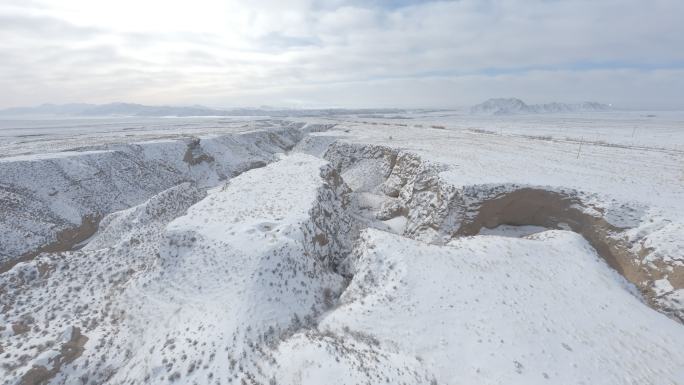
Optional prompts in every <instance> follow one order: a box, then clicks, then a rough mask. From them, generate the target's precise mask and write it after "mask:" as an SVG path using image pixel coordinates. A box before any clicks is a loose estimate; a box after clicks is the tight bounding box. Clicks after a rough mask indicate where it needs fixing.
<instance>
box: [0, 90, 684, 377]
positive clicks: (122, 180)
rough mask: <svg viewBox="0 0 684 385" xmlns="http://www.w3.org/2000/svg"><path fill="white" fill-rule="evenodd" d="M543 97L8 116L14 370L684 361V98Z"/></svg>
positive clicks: (545, 370)
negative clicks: (451, 104) (411, 107)
mask: <svg viewBox="0 0 684 385" xmlns="http://www.w3.org/2000/svg"><path fill="white" fill-rule="evenodd" d="M520 103H522V102H520ZM520 103H518V102H517V101H515V100H510V99H507V100H498V101H493V102H489V103H486V104H485V105H481V106H479V107H477V108H475V109H474V110H473V112H474V113H472V114H471V113H469V112H454V111H425V110H421V111H375V112H373V111H369V112H361V113H359V112H357V111H351V112H347V113H344V114H342V113H340V114H337V115H336V114H331V113H330V112H325V113H324V114H322V113H319V114H317V115H316V114H313V115H312V116H306V114H302V113H300V114H297V115H295V116H291V117H269V116H255V117H244V116H230V117H226V116H222V117H221V116H215V117H202V118H200V117H195V118H192V117H184V118H161V117H154V118H143V117H134V118H125V117H108V118H100V119H96V118H84V117H80V118H73V119H69V118H60V119H52V120H49V119H40V120H34V121H28V120H3V121H0V154H2V155H0V230H1V231H0V384H1V385H39V384H82V385H89V384H93V385H95V384H198V385H201V384H212V385H214V384H215V385H227V384H264V385H267V384H268V385H275V384H293V385H294V384H309V385H323V384H430V385H436V384H445V385H446V384H452V385H461V384H462V385H473V384H483V385H484V384H502V385H513V384H520V385H533V384H585V385H600V384H606V385H607V384H615V385H617V384H634V385H647V384H653V385H684V325H683V324H682V323H683V322H684V114H683V113H676V112H621V111H613V110H607V109H605V108H604V106H602V105H595V104H586V105H582V106H580V107H577V106H574V107H573V106H571V107H568V106H567V105H565V106H561V105H552V106H549V105H543V106H542V107H535V106H528V105H525V104H524V103H523V104H520ZM504 110H505V111H504ZM510 110H515V111H514V112H515V114H513V115H510V116H500V115H502V114H505V113H508V112H510ZM501 111H504V112H501ZM540 112H544V113H540ZM265 115H267V114H266V113H265Z"/></svg>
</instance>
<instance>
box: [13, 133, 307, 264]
mask: <svg viewBox="0 0 684 385" xmlns="http://www.w3.org/2000/svg"><path fill="white" fill-rule="evenodd" d="M300 126H301V125H291V126H285V127H283V128H279V129H274V130H268V131H267V130H262V131H253V132H246V133H238V134H230V135H224V136H215V137H208V138H203V139H200V138H189V139H187V140H167V141H158V142H146V143H141V144H128V145H117V146H111V147H107V148H106V149H92V150H90V151H71V152H62V153H56V154H46V155H36V156H18V157H11V158H2V159H0V228H2V229H3V231H2V233H1V234H0V266H2V267H0V269H1V270H7V269H8V268H9V267H11V265H13V264H14V263H16V262H18V261H20V260H28V259H30V258H33V257H34V256H35V255H37V254H38V253H40V252H43V251H49V252H58V251H66V250H70V249H71V248H72V247H73V246H74V245H76V244H78V243H79V242H81V241H83V240H84V239H87V238H88V237H89V236H90V235H92V234H93V233H94V231H95V230H96V228H97V222H98V221H99V220H100V219H101V218H102V217H103V216H104V215H106V214H108V213H111V212H114V211H118V210H123V209H126V208H128V207H131V206H134V205H137V204H140V203H142V202H144V201H145V200H146V199H149V198H150V197H152V196H153V195H155V194H157V193H159V192H161V191H163V190H166V189H168V188H171V187H172V186H175V185H178V184H180V183H183V182H187V181H190V182H193V183H195V184H197V185H198V186H200V187H208V186H212V185H215V184H217V183H218V182H219V181H221V180H225V179H229V178H231V177H233V176H235V175H239V174H240V173H242V172H244V171H247V170H249V169H251V168H255V167H263V166H264V165H266V164H267V163H270V162H272V161H273V160H274V156H275V154H276V153H280V152H283V151H287V150H289V149H291V148H292V147H293V146H294V145H295V144H296V143H297V142H298V141H299V140H300V139H301V138H302V136H303V133H302V132H301V131H300V128H301V127H300Z"/></svg>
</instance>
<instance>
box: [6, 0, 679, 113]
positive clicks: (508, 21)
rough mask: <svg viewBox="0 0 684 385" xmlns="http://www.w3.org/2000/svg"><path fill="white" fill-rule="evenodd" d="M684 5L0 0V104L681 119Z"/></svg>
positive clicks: (532, 0) (563, 0)
mask: <svg viewBox="0 0 684 385" xmlns="http://www.w3.org/2000/svg"><path fill="white" fill-rule="evenodd" d="M683 15H684V1H683V0H460V1H411V0H400V1H388V0H370V1H362V0H333V1H322V0H293V1H286V0H250V1H247V0H244V1H237V0H192V1H187V0H183V1H180V0H108V1H104V0H0V107H12V106H19V105H33V104H40V103H45V102H52V103H69V102H91V103H106V102H113V101H127V102H138V103H146V104H205V105H209V106H217V107H218V106H222V107H229V106H260V105H272V106H286V107H388V106H396V107H452V106H465V105H470V104H473V103H477V102H480V101H482V100H483V99H486V98H489V97H498V96H517V97H520V98H523V99H524V100H526V101H528V102H532V103H537V102H548V101H566V102H573V101H583V100H592V101H594V100H595V101H600V102H605V103H613V104H615V105H618V106H623V107H627V108H636V107H644V108H654V107H656V108H680V109H684V21H683V18H684V16H683Z"/></svg>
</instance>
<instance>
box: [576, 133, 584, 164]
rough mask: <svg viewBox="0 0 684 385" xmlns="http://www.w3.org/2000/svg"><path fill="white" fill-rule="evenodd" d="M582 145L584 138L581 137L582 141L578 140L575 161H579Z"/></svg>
mask: <svg viewBox="0 0 684 385" xmlns="http://www.w3.org/2000/svg"><path fill="white" fill-rule="evenodd" d="M582 143H584V137H582V139H580V145H579V148H578V149H577V159H579V156H580V151H582Z"/></svg>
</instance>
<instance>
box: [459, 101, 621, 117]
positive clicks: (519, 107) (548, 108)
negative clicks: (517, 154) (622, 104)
mask: <svg viewBox="0 0 684 385" xmlns="http://www.w3.org/2000/svg"><path fill="white" fill-rule="evenodd" d="M611 109H612V108H611V107H610V106H609V105H607V104H602V103H597V102H583V103H546V104H526V103H525V102H523V101H522V100H520V99H516V98H496V99H489V100H487V101H485V102H483V103H481V104H478V105H475V106H473V107H472V108H471V109H470V113H472V114H485V115H509V114H556V113H576V112H596V111H610V110H611Z"/></svg>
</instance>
